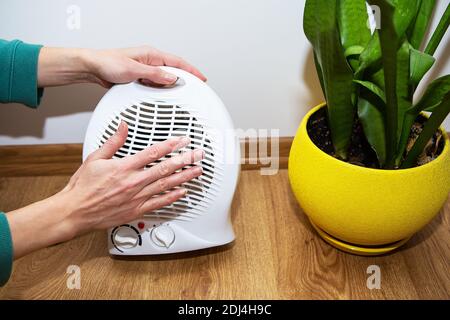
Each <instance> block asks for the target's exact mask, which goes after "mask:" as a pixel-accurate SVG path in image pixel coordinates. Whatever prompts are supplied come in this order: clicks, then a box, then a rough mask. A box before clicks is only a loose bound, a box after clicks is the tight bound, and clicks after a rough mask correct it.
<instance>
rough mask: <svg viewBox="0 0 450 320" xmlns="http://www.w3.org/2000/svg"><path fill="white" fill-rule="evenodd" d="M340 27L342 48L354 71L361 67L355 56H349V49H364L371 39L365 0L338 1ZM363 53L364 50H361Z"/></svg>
mask: <svg viewBox="0 0 450 320" xmlns="http://www.w3.org/2000/svg"><path fill="white" fill-rule="evenodd" d="M322 2H323V1H322ZM337 4H338V15H337V18H338V26H339V32H340V39H341V43H342V47H343V48H344V51H345V52H346V55H345V56H346V57H347V58H348V62H349V64H350V65H351V66H352V68H353V70H356V69H357V68H358V65H359V61H358V57H354V55H355V54H351V55H350V54H348V53H349V49H350V48H353V47H360V48H362V49H364V47H365V46H366V45H367V43H368V42H369V40H370V38H371V33H370V28H369V27H368V25H367V21H368V19H369V16H368V14H367V6H366V1H365V0H338V2H337ZM361 51H362V50H361Z"/></svg>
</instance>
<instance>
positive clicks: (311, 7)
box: [303, 0, 356, 159]
mask: <svg viewBox="0 0 450 320" xmlns="http://www.w3.org/2000/svg"><path fill="white" fill-rule="evenodd" d="M336 15H337V1H336V0H329V1H323V0H307V1H306V4H305V10H304V17H303V29H304V32H305V35H306V37H307V38H308V40H309V41H310V42H311V44H312V46H313V48H314V53H315V56H316V61H317V64H318V65H319V66H320V70H321V72H322V80H323V87H324V95H325V97H326V100H327V112H328V121H329V125H330V130H331V137H332V141H333V145H334V147H335V151H336V154H337V156H339V157H341V158H343V159H345V158H346V157H347V148H348V145H349V143H350V136H351V132H352V127H353V120H354V116H355V113H356V107H355V106H354V105H353V104H352V98H351V97H352V94H353V93H354V86H353V83H352V80H353V72H352V69H351V68H350V66H349V65H348V63H347V60H346V58H345V56H344V50H343V48H342V46H341V41H340V39H339V33H338V28H337V16H336ZM319 78H320V77H319Z"/></svg>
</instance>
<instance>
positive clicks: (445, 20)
mask: <svg viewBox="0 0 450 320" xmlns="http://www.w3.org/2000/svg"><path fill="white" fill-rule="evenodd" d="M449 24H450V4H448V5H447V9H445V12H444V14H443V15H442V17H441V19H440V20H439V23H438V26H437V27H436V29H435V30H434V32H433V35H432V36H431V39H430V41H429V42H428V44H427V47H426V48H425V51H424V52H425V53H427V54H429V55H431V56H432V55H433V54H434V52H435V51H436V49H437V47H438V46H439V43H440V42H441V40H442V37H443V36H444V34H445V32H446V31H447V29H448V26H449Z"/></svg>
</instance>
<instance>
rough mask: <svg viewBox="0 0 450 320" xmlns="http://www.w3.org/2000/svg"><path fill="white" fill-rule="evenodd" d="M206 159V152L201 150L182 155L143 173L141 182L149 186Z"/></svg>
mask: <svg viewBox="0 0 450 320" xmlns="http://www.w3.org/2000/svg"><path fill="white" fill-rule="evenodd" d="M204 157H205V152H204V151H203V150H201V149H197V150H194V151H189V152H184V153H181V154H179V155H177V156H175V157H172V158H170V159H167V160H164V161H162V162H160V163H158V164H157V165H154V166H153V167H151V168H149V169H147V170H144V171H142V172H141V173H140V175H141V177H140V178H139V181H140V182H141V184H142V185H143V186H145V185H148V184H149V183H152V182H154V181H157V180H159V179H161V178H164V177H167V176H169V175H170V174H172V173H174V172H175V171H176V170H178V169H181V168H183V167H185V166H187V165H190V164H193V163H195V162H197V161H200V160H202V159H203V158H204Z"/></svg>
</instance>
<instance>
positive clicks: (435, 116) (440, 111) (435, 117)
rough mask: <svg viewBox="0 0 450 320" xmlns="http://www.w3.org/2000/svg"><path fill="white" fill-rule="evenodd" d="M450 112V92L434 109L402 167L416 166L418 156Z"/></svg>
mask: <svg viewBox="0 0 450 320" xmlns="http://www.w3.org/2000/svg"><path fill="white" fill-rule="evenodd" d="M449 113H450V92H449V93H447V94H446V95H445V96H444V99H442V102H441V103H440V104H439V105H438V106H437V107H436V108H435V109H434V111H433V113H432V114H431V116H430V118H428V120H427V121H426V122H425V125H424V127H423V130H422V132H421V133H420V135H419V137H418V138H417V140H416V142H415V143H414V145H413V146H412V148H411V150H409V152H408V154H407V155H406V158H405V160H404V161H403V163H402V165H401V168H410V167H412V166H414V164H415V162H416V161H417V157H418V156H419V155H420V154H421V153H422V152H423V150H424V148H425V146H426V145H427V143H428V141H429V140H430V139H431V138H432V137H433V135H434V133H435V132H436V130H438V129H439V126H440V125H441V123H442V122H443V121H444V120H445V118H446V117H447V115H448V114H449Z"/></svg>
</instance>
